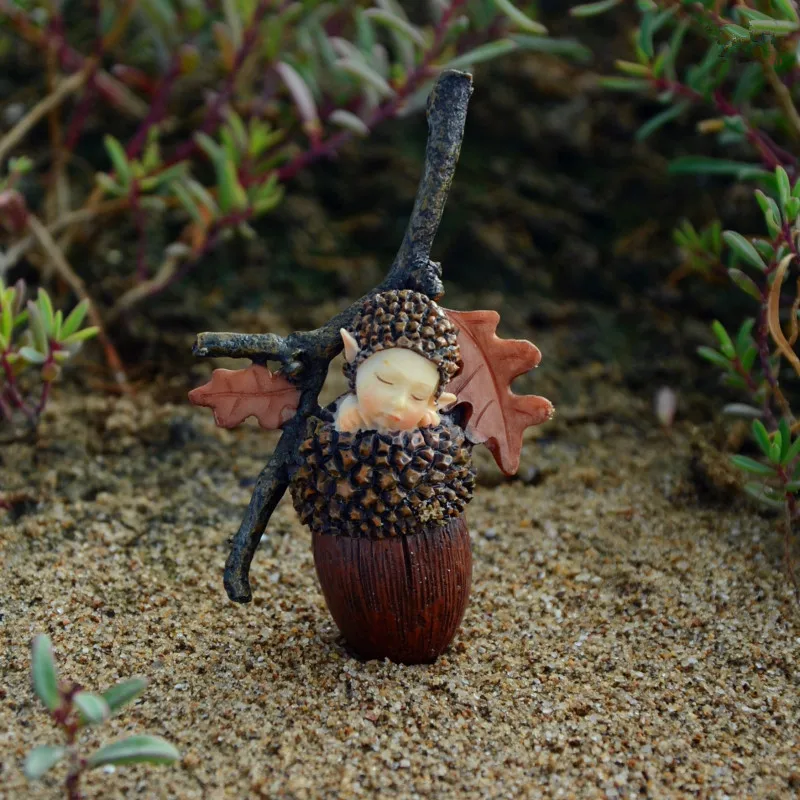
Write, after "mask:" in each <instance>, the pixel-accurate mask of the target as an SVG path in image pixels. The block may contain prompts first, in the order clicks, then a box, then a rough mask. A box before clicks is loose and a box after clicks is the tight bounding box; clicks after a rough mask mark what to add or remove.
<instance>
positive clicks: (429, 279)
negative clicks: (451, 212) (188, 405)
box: [190, 70, 553, 664]
mask: <svg viewBox="0 0 800 800" xmlns="http://www.w3.org/2000/svg"><path fill="white" fill-rule="evenodd" d="M471 91H472V83H471V76H469V75H467V74H465V73H461V72H456V71H452V70H450V71H446V72H444V73H442V75H441V76H440V78H439V79H438V81H437V83H436V85H435V87H434V89H433V91H432V93H431V96H430V98H429V100H428V123H429V128H430V134H429V139H428V147H427V150H426V158H425V170H424V173H423V177H422V180H421V183H420V187H419V190H418V193H417V199H416V202H415V205H414V209H413V211H412V215H411V220H410V222H409V226H408V230H407V232H406V235H405V238H404V240H403V243H402V245H401V247H400V251H399V252H398V255H397V257H396V259H395V261H394V264H393V265H392V268H391V270H390V271H389V275H388V276H387V278H386V280H385V281H384V282H383V283H382V284H381V285H380V286H379V287H377V288H376V289H375V290H374V291H373V292H371V293H370V294H368V295H367V296H366V297H364V298H362V299H361V300H359V301H358V302H356V303H354V304H353V305H352V306H351V307H350V308H349V309H347V310H346V311H344V312H342V313H341V314H340V315H338V316H337V317H336V318H335V319H333V320H331V321H330V322H329V323H328V324H327V325H325V326H323V327H322V328H319V329H317V330H314V331H308V332H298V333H293V334H290V335H289V336H286V337H281V336H276V335H273V334H257V335H248V334H235V333H203V334H200V335H199V336H198V338H197V342H196V343H195V348H194V352H195V354H196V355H199V356H233V357H241V358H250V359H251V360H252V361H253V364H252V365H251V366H250V367H248V368H247V369H243V370H215V372H214V374H213V376H212V379H211V381H210V382H209V383H208V384H206V385H205V386H203V387H200V388H198V389H195V390H194V391H193V392H191V393H190V399H191V401H192V402H193V403H196V404H198V405H205V406H209V407H211V408H212V409H213V410H214V414H215V418H216V421H217V424H219V425H221V426H225V427H232V426H234V425H238V424H240V423H241V422H242V421H243V419H244V418H245V417H247V416H250V415H253V416H256V417H257V419H258V421H259V423H260V424H261V425H262V427H265V428H280V429H281V430H282V435H281V439H280V441H279V443H278V445H277V447H276V448H275V451H274V453H273V454H272V457H271V458H270V461H269V463H268V464H267V466H266V467H265V468H264V470H263V471H262V472H261V474H260V475H259V477H258V480H257V481H256V486H255V489H254V491H253V497H252V499H251V501H250V505H249V507H248V510H247V513H246V514H245V517H244V520H243V521H242V524H241V526H240V528H239V531H238V533H237V534H236V536H235V537H234V540H233V546H232V548H231V553H230V556H229V558H228V561H227V564H226V567H225V588H226V591H227V593H228V596H229V597H230V598H231V599H232V600H234V601H236V602H240V603H246V602H249V601H250V600H251V599H252V594H251V591H250V584H249V579H248V576H249V570H250V564H251V562H252V559H253V555H254V554H255V550H256V547H257V546H258V542H259V540H260V538H261V535H262V534H263V532H264V530H265V529H266V526H267V523H268V522H269V518H270V515H271V514H272V511H273V510H274V509H275V507H276V506H277V504H278V502H279V500H280V499H281V497H282V496H283V494H284V492H285V491H286V490H287V489H289V490H290V492H291V496H292V501H293V504H294V507H295V509H296V511H297V513H298V515H299V517H300V520H301V521H302V522H303V523H304V524H306V525H308V527H309V528H310V530H311V536H312V548H313V553H314V564H315V566H316V571H317V576H318V578H319V581H320V585H321V587H322V592H323V595H324V597H325V601H326V603H327V606H328V609H329V610H330V612H331V615H332V616H333V619H334V621H335V622H336V624H337V626H338V627H339V630H340V631H341V633H342V635H343V636H344V638H345V640H346V641H347V643H348V646H349V648H350V649H351V651H353V652H354V653H355V654H356V655H358V656H359V657H361V658H367V659H368V658H381V659H382V658H389V659H391V660H392V661H396V662H400V663H405V664H417V663H429V662H432V661H435V659H436V658H437V657H438V656H439V655H440V654H441V653H442V652H444V651H445V649H446V648H447V647H448V645H449V644H450V642H451V641H452V639H453V637H454V636H455V634H456V631H457V630H458V627H459V625H460V623H461V620H462V618H463V615H464V612H465V609H466V607H467V603H468V599H469V591H470V585H471V580H472V555H471V548H470V538H469V531H468V528H467V522H466V515H465V512H466V507H467V505H468V503H469V502H470V500H471V499H472V494H473V490H474V487H475V471H474V469H473V467H472V461H471V454H472V448H473V447H474V446H475V445H477V444H485V445H486V446H487V447H488V448H489V450H490V451H491V453H492V454H493V456H494V458H495V460H496V461H497V463H498V465H499V466H500V468H501V469H502V470H503V472H505V473H506V474H508V475H511V474H513V473H514V472H516V470H517V468H518V466H519V453H520V449H521V446H522V434H523V431H524V429H525V428H526V427H529V426H531V425H536V424H539V423H541V422H544V421H545V420H547V419H549V418H550V417H551V416H552V414H553V407H552V405H551V404H550V402H549V401H547V400H545V399H544V398H542V397H536V396H530V395H529V396H522V395H516V394H514V393H513V392H512V391H511V388H510V386H511V382H512V381H513V379H514V378H515V377H517V376H518V375H522V374H524V373H525V372H527V371H528V370H529V369H532V368H533V367H535V366H536V365H537V364H538V363H539V360H540V357H541V356H540V353H539V351H538V349H537V348H536V347H535V346H534V345H533V344H531V343H530V342H526V341H521V340H502V339H499V338H498V337H497V336H496V334H495V329H496V327H497V323H498V320H499V316H498V315H497V313H496V312H493V311H451V310H449V309H446V308H443V307H442V306H440V305H439V304H438V302H437V301H438V300H439V298H440V297H441V296H442V294H443V287H442V282H441V267H440V265H439V264H437V263H435V262H432V261H431V260H430V258H429V254H430V248H431V245H432V243H433V238H434V235H435V233H436V229H437V228H438V225H439V221H440V219H441V214H442V210H443V208H444V203H445V199H446V197H447V192H448V190H449V186H450V182H451V180H452V177H453V173H454V171H455V165H456V161H457V159H458V153H459V149H460V145H461V138H462V136H463V129H464V122H465V118H466V111H467V104H468V101H469V96H470V94H471ZM342 350H344V355H345V367H344V371H345V375H346V376H347V378H348V382H349V391H348V392H347V393H345V394H344V395H342V396H341V397H339V398H338V399H337V400H336V401H335V402H334V403H332V404H331V405H329V406H328V407H326V408H321V407H320V406H319V403H318V397H319V393H320V390H321V388H322V385H323V383H324V380H325V376H326V375H327V372H328V365H329V363H330V361H331V360H332V359H333V358H334V357H335V356H336V355H337V354H338V353H339V352H341V351H342ZM268 361H276V362H278V363H279V364H280V369H279V370H277V371H276V372H271V371H270V370H269V369H267V367H266V364H267V362H268Z"/></svg>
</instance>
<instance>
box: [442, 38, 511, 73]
mask: <svg viewBox="0 0 800 800" xmlns="http://www.w3.org/2000/svg"><path fill="white" fill-rule="evenodd" d="M518 49H519V45H518V44H517V43H516V42H515V41H514V40H513V39H498V40H497V41H496V42H489V43H488V44H482V45H480V46H479V47H476V48H475V49H474V50H470V51H468V52H466V53H462V54H461V55H460V56H456V57H455V58H454V59H452V61H449V62H448V63H447V64H446V65H445V67H444V68H445V69H463V68H464V67H472V66H474V65H475V64H482V63H483V62H485V61H492V60H494V59H495V58H499V57H500V56H504V55H506V54H507V53H513V52H514V51H515V50H518Z"/></svg>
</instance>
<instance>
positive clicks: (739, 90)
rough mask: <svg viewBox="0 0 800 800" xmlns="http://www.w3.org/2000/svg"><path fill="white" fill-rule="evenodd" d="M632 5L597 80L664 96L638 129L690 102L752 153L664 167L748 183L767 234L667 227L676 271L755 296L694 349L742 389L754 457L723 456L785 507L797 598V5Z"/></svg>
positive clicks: (584, 10) (735, 408) (763, 0)
mask: <svg viewBox="0 0 800 800" xmlns="http://www.w3.org/2000/svg"><path fill="white" fill-rule="evenodd" d="M618 5H619V2H618V0H609V1H608V2H598V3H592V4H584V5H582V6H578V7H574V8H572V13H573V15H575V16H592V15H594V14H599V13H602V12H604V11H607V10H609V9H610V8H613V7H615V6H618ZM636 5H637V8H638V9H639V12H640V14H641V23H640V25H639V27H638V29H637V31H636V34H635V37H634V42H633V47H634V59H635V60H631V61H617V62H616V66H617V68H618V70H619V72H620V73H621V75H619V76H612V77H608V78H605V79H603V80H602V81H601V83H602V85H604V86H605V87H607V88H609V89H613V90H621V91H633V92H641V93H646V94H648V95H651V96H653V97H654V98H655V99H656V100H657V101H658V102H659V103H661V104H662V105H663V106H664V109H663V110H662V111H660V112H659V113H658V114H656V115H655V116H653V117H652V118H651V119H650V120H648V121H647V122H646V123H645V124H644V125H643V126H642V127H641V128H640V129H639V131H638V133H637V138H638V139H640V140H641V139H645V138H647V137H649V136H651V135H652V134H653V133H654V132H655V131H657V130H658V129H659V128H661V127H662V126H664V125H668V124H670V123H671V122H673V121H674V120H676V119H678V118H680V117H683V116H686V115H688V114H689V113H698V112H705V113H706V114H707V113H708V112H709V111H710V112H711V116H710V117H709V116H706V117H705V118H704V119H701V120H700V121H699V122H698V125H697V128H698V130H699V131H700V132H701V133H704V134H712V135H715V136H716V138H717V143H718V145H720V146H722V147H725V148H729V149H731V150H733V151H734V152H736V153H737V154H738V153H740V152H748V151H749V152H750V153H752V155H753V156H754V157H755V158H754V160H751V161H747V160H741V159H740V158H710V157H707V156H700V155H686V156H681V157H679V158H677V159H675V160H673V161H672V162H671V163H670V165H669V170H670V172H671V173H672V174H674V175H685V174H700V175H716V176H727V177H731V178H734V179H736V180H739V181H753V182H755V183H756V184H758V185H759V188H758V189H756V190H755V196H756V200H757V202H758V204H759V206H760V208H761V211H762V213H763V216H764V223H765V226H766V231H767V235H766V236H744V235H743V234H741V233H739V232H737V231H734V230H726V231H723V230H722V227H723V226H722V224H721V222H720V221H719V220H714V221H713V222H712V223H711V224H710V225H709V226H707V227H706V228H705V229H703V230H701V231H698V230H696V229H695V227H694V226H693V225H692V224H691V223H690V222H688V221H685V222H684V223H683V224H682V225H681V226H680V227H679V228H678V230H676V231H675V233H674V238H675V242H676V243H677V245H678V246H679V248H680V252H681V255H682V258H683V264H682V266H681V268H680V269H679V271H678V274H680V275H681V276H683V275H687V274H694V275H698V276H701V277H704V278H710V277H713V278H724V279H726V280H730V281H732V282H733V284H735V285H736V286H737V287H738V288H739V289H740V290H741V291H742V292H744V293H745V294H746V295H747V296H748V297H749V298H750V299H751V300H752V301H753V304H754V305H753V316H752V317H748V318H747V319H745V320H744V321H742V322H740V323H739V324H738V330H737V332H736V333H735V335H734V336H731V335H730V334H729V333H728V331H727V330H726V328H725V326H724V325H723V324H722V322H720V321H719V320H717V321H715V322H714V324H713V326H712V330H713V334H714V336H715V338H716V340H717V342H718V347H717V348H716V349H715V348H712V347H706V346H703V347H700V348H699V354H700V356H702V357H703V358H704V359H706V360H707V361H709V362H711V363H712V364H714V365H715V366H717V367H719V368H720V369H721V370H722V378H723V381H724V383H725V384H726V385H728V386H729V387H732V388H733V389H734V390H736V391H740V392H743V393H745V394H746V395H747V396H748V397H749V402H747V403H732V404H729V405H728V406H727V407H726V411H728V412H729V413H733V414H737V415H740V416H746V417H751V418H755V419H754V420H753V423H752V435H753V440H754V442H755V444H756V446H757V450H758V452H760V454H761V455H762V459H761V460H757V459H755V458H752V457H750V456H747V455H734V456H732V462H733V464H735V466H736V467H737V468H738V469H740V470H742V471H743V472H744V473H745V474H746V475H747V476H748V478H749V480H748V482H747V483H746V486H745V488H746V491H747V492H748V493H749V494H750V495H752V496H753V497H755V498H756V499H757V500H759V501H760V502H761V503H763V504H766V505H768V506H771V507H774V508H780V509H782V510H783V511H784V517H785V538H784V543H785V558H786V564H787V569H788V572H789V575H790V577H791V579H792V582H793V584H794V588H795V592H796V593H797V596H798V599H800V587H798V584H797V581H796V579H795V576H794V569H793V566H792V559H791V555H790V553H791V551H790V545H791V531H792V526H793V524H794V523H795V522H796V520H797V519H798V516H800V511H799V510H798V493H800V458H799V457H798V456H799V454H800V437H798V433H799V432H800V425H799V424H798V423H797V420H796V417H795V415H794V412H793V411H792V409H791V407H790V403H789V401H788V399H787V396H786V394H785V392H784V391H783V389H782V388H781V384H782V382H785V381H786V380H789V379H791V377H793V375H792V373H795V374H796V375H800V359H798V356H797V354H796V353H795V350H794V345H795V343H796V341H797V337H798V308H800V283H798V286H797V289H796V291H795V297H794V298H793V299H792V300H791V301H789V302H784V299H783V298H782V295H781V290H782V286H783V284H784V282H785V281H786V280H787V279H788V278H789V277H790V276H793V277H795V278H797V277H798V276H800V253H798V234H800V180H799V179H800V169H798V160H797V157H796V156H795V154H794V151H795V143H796V142H797V140H798V139H800V113H798V110H797V107H796V102H795V95H796V87H797V48H798V45H799V44H800V15H799V14H798V10H797V6H796V3H795V2H793V1H792V0H758V1H757V2H750V3H747V4H745V3H742V2H734V3H731V2H726V1H725V0H702V1H701V2H682V1H678V0H667V1H666V2H654V1H653V0H637V4H636ZM689 39H692V40H693V41H692V45H693V46H694V47H695V49H693V50H691V51H690V52H692V53H697V52H698V50H699V51H701V52H702V55H701V57H700V58H699V60H697V59H696V58H695V59H693V58H692V57H691V56H686V55H685V52H686V47H685V44H686V42H687V41H688V40H689ZM787 323H788V326H789V335H788V337H787V335H786V334H785V333H784V330H783V325H784V324H787ZM787 365H788V367H789V369H787Z"/></svg>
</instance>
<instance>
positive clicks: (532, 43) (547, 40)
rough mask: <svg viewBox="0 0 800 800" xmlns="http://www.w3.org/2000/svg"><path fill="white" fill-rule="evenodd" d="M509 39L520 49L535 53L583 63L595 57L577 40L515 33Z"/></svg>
mask: <svg viewBox="0 0 800 800" xmlns="http://www.w3.org/2000/svg"><path fill="white" fill-rule="evenodd" d="M509 38H510V39H511V41H512V42H515V43H516V44H518V45H519V47H520V49H522V50H528V51H530V52H533V53H548V54H550V55H554V56H563V57H564V58H571V59H573V60H575V61H579V62H581V63H586V62H588V61H591V60H592V56H593V54H592V51H591V50H590V49H589V48H588V47H586V46H584V45H582V44H581V43H580V42H579V41H578V40H577V39H553V38H551V37H549V36H529V35H528V34H525V33H515V34H512V35H511V36H510V37H509Z"/></svg>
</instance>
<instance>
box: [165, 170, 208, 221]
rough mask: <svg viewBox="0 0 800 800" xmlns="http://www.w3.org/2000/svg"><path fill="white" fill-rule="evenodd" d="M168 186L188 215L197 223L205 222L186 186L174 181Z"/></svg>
mask: <svg viewBox="0 0 800 800" xmlns="http://www.w3.org/2000/svg"><path fill="white" fill-rule="evenodd" d="M170 188H171V189H172V193H173V194H174V195H175V197H177V198H178V202H179V203H180V204H181V205H182V206H183V208H184V209H185V210H186V212H187V213H188V214H189V216H190V217H191V218H192V219H193V220H194V221H195V222H196V223H197V224H198V225H203V224H205V222H204V220H203V214H202V212H201V211H200V206H198V205H197V202H196V201H195V199H194V197H192V195H191V194H189V192H188V190H187V189H186V187H185V186H183V185H182V184H180V183H178V182H177V181H176V182H175V183H173V184H172V186H171V187H170Z"/></svg>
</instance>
